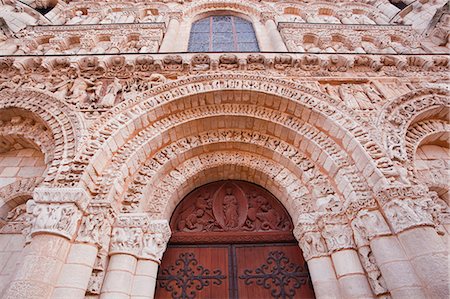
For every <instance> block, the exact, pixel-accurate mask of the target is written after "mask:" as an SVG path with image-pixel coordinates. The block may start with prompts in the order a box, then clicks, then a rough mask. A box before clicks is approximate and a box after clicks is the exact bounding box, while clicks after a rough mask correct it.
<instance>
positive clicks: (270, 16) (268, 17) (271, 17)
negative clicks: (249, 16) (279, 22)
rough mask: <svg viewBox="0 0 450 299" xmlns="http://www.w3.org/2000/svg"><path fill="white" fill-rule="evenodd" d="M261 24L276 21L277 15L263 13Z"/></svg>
mask: <svg viewBox="0 0 450 299" xmlns="http://www.w3.org/2000/svg"><path fill="white" fill-rule="evenodd" d="M260 20H261V23H263V24H265V23H266V22H267V21H269V20H271V21H275V14H274V13H271V12H263V13H261V19H260Z"/></svg>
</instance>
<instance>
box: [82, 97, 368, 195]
mask: <svg viewBox="0 0 450 299" xmlns="http://www.w3.org/2000/svg"><path fill="white" fill-rule="evenodd" d="M211 107H212V108H211V109H206V108H208V107H203V108H197V109H193V110H195V111H197V112H198V113H194V114H191V112H190V111H189V110H187V111H185V112H183V113H181V114H180V116H178V115H172V116H170V117H169V120H167V119H163V120H160V121H157V122H155V123H154V124H153V125H152V126H151V127H149V128H147V129H145V130H143V131H141V132H139V133H138V134H137V136H136V137H135V138H133V139H132V140H131V141H130V142H128V143H127V144H126V145H125V146H123V147H122V148H121V149H119V150H118V151H117V154H116V155H115V156H114V157H112V159H111V163H110V164H109V167H108V168H107V169H105V170H103V171H102V174H101V175H100V177H101V181H98V182H96V184H97V185H98V186H102V188H101V189H100V190H99V192H100V194H99V195H98V197H99V198H114V197H116V194H115V192H119V193H120V190H122V188H123V187H124V186H123V183H124V182H125V181H124V176H125V178H129V177H132V176H134V175H135V173H136V172H141V171H142V169H148V167H149V166H151V165H153V166H152V167H151V169H150V170H149V171H150V172H151V173H156V172H157V171H159V168H160V167H162V164H164V163H169V162H168V160H170V159H173V158H176V157H178V156H183V155H184V154H185V152H187V151H188V150H190V149H192V148H195V147H197V146H201V145H205V144H208V143H226V142H243V143H250V144H253V145H255V146H260V147H262V148H264V149H265V150H266V151H269V152H272V153H273V154H279V155H280V156H282V157H283V158H284V159H286V160H288V161H289V163H291V164H292V168H300V169H304V168H305V169H309V168H311V167H312V166H313V165H314V164H316V165H317V167H318V169H321V170H322V171H323V172H324V173H326V174H327V175H329V176H330V177H333V179H332V181H336V182H339V183H336V185H337V188H338V190H340V192H342V193H343V194H344V190H346V191H345V198H348V197H349V195H350V193H351V191H355V192H362V191H367V190H368V187H367V184H366V183H365V181H364V179H363V178H362V176H361V175H358V170H357V169H356V168H355V167H354V166H351V164H352V163H351V158H349V157H348V156H347V155H346V153H345V151H343V150H342V149H341V148H340V147H339V146H338V145H337V144H335V143H334V142H333V141H332V140H331V139H329V138H327V136H326V135H325V134H324V133H323V132H321V131H319V130H317V129H316V128H314V127H312V126H311V125H309V124H306V123H303V122H301V121H299V120H298V119H292V118H290V117H287V116H286V115H282V114H280V113H278V112H276V111H273V110H270V109H266V108H261V107H257V106H252V105H250V106H248V105H230V104H226V105H225V104H224V105H220V106H211ZM258 111H260V112H261V111H262V112H264V113H258ZM259 115H261V116H259ZM218 116H220V118H217V117H218ZM227 116H228V118H226V119H225V120H226V122H227V124H228V126H227V128H229V127H230V126H233V127H236V126H237V127H238V129H231V128H230V129H227V130H225V129H220V127H218V126H217V124H218V123H219V122H220V121H224V119H223V118H224V117H227ZM230 116H231V117H230ZM170 120H172V121H170ZM250 124H251V127H254V128H255V129H252V130H245V129H246V128H249V127H248V126H249V125H250ZM277 126H279V127H280V130H278V128H277ZM268 127H269V128H268ZM270 127H271V128H270ZM199 128H201V129H199ZM207 130H211V131H207ZM260 132H271V133H270V134H262V133H260ZM281 132H283V133H281ZM189 134H191V135H189ZM192 134H199V135H192ZM171 136H176V137H175V138H172V139H173V140H175V142H174V143H172V144H167V141H165V140H170V139H171ZM274 136H281V139H280V138H278V137H274ZM283 139H284V140H286V141H283ZM163 144H166V145H165V147H164V146H163ZM155 148H156V149H158V148H162V149H161V150H160V151H159V152H154V149H155ZM150 152H151V153H152V156H150V158H149V160H147V162H145V161H146V159H148V158H147V156H148V155H149V153H150ZM300 152H304V153H305V154H307V155H309V156H310V158H309V159H310V160H308V162H307V165H309V166H306V165H305V164H303V162H302V161H303V160H305V161H304V162H305V163H306V159H307V158H306V157H305V156H303V154H301V153H300ZM105 155H106V154H105ZM158 161H159V162H158ZM146 164H147V165H146ZM169 164H170V163H169ZM140 165H144V166H140ZM99 170H100V168H96V169H95V171H96V172H99ZM93 172H94V171H90V173H93ZM309 175H311V174H309ZM138 176H139V175H138ZM86 179H90V177H87V176H86ZM136 180H137V181H138V182H136V184H134V183H132V185H131V187H130V188H131V189H132V191H133V192H135V193H134V195H130V196H131V197H133V198H132V199H130V201H131V202H134V203H137V202H139V201H140V199H141V197H140V194H139V193H140V192H136V190H137V189H139V188H137V187H136V186H137V185H142V183H141V182H142V181H143V179H142V178H139V179H136ZM86 183H87V185H88V186H89V182H88V181H86ZM133 184H134V185H133ZM120 185H122V186H121V187H120V188H114V186H115V187H117V186H120ZM94 191H96V190H94ZM105 192H110V193H109V196H108V195H107V194H105ZM353 195H355V194H353ZM363 198H364V196H361V197H360V199H363Z"/></svg>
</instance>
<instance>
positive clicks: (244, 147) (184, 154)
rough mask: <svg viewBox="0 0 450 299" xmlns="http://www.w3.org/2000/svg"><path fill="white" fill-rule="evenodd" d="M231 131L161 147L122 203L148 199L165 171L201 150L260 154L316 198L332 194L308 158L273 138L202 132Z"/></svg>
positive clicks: (203, 151) (230, 132)
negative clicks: (179, 148) (286, 154)
mask: <svg viewBox="0 0 450 299" xmlns="http://www.w3.org/2000/svg"><path fill="white" fill-rule="evenodd" d="M233 132H234V134H236V135H235V136H234V137H235V138H234V139H233V138H227V139H226V140H224V139H222V140H220V138H217V139H215V138H214V139H213V140H205V138H202V136H200V137H198V136H190V137H188V138H185V139H182V140H180V141H179V142H177V143H175V144H172V145H170V146H168V147H166V148H164V149H163V150H161V151H160V152H158V153H157V154H156V155H154V156H153V157H152V158H151V159H149V160H148V161H147V162H146V163H145V164H144V166H143V167H141V168H140V170H139V173H138V175H136V176H135V177H134V180H133V181H132V183H131V185H130V187H129V189H128V190H127V192H126V196H125V204H127V203H128V204H134V203H136V204H138V203H145V202H148V200H149V197H148V194H149V193H150V192H151V191H152V190H154V189H155V188H154V185H155V184H157V183H158V182H159V181H160V179H161V177H163V176H164V174H166V173H170V172H171V171H173V170H174V169H176V168H177V167H178V166H179V165H180V164H182V163H184V162H185V161H186V160H189V159H192V158H193V157H195V156H196V155H199V154H202V153H211V154H212V153H215V152H218V151H219V152H220V151H221V150H228V151H238V152H242V153H258V154H259V156H261V157H264V158H265V159H267V160H269V161H271V163H275V164H276V165H278V167H279V168H280V167H281V168H283V169H285V170H286V171H288V172H290V173H292V174H293V175H294V176H295V177H296V181H297V182H298V183H299V184H300V185H301V186H303V188H307V189H305V190H309V192H312V193H314V195H315V196H316V197H317V198H318V197H322V196H326V195H329V194H335V191H334V187H333V183H332V182H331V181H330V180H328V179H327V178H326V177H325V176H324V175H322V174H321V173H320V172H319V171H318V170H317V169H316V168H315V166H314V164H313V163H312V162H311V161H310V160H308V159H307V158H306V157H304V156H302V155H301V154H299V153H298V152H296V151H295V150H293V149H292V147H290V146H289V145H288V144H286V143H284V142H280V141H279V140H277V139H274V138H273V137H269V136H267V135H266V136H264V135H259V134H254V135H253V136H255V137H257V138H261V140H260V141H262V142H258V143H259V144H254V143H251V142H250V141H251V140H245V139H246V138H245V135H246V134H248V135H252V133H251V132H240V131H238V130H227V131H221V132H208V133H203V134H202V135H203V136H211V137H213V136H214V135H215V136H216V137H219V136H221V135H222V134H223V135H232V134H233ZM223 135H222V136H223ZM266 138H267V139H266ZM189 141H195V143H196V144H193V145H191V144H189V143H188V142H189ZM255 141H256V140H255ZM266 142H275V143H280V144H279V145H278V146H277V147H279V149H278V151H276V150H274V149H273V148H270V147H265V145H264V144H261V143H266ZM179 144H184V145H187V148H183V150H184V151H176V152H173V151H172V146H174V145H175V146H176V145H179ZM283 149H284V150H283ZM280 151H286V152H290V153H291V157H290V159H289V158H287V157H284V156H283V153H282V152H280ZM222 179H223V178H222ZM300 185H299V186H300ZM297 191H298V190H295V191H294V190H291V196H292V197H293V198H296V199H297V198H298V200H299V201H300V197H302V196H303V195H304V192H301V193H300V194H298V193H297ZM304 208H308V210H305V211H310V210H309V208H310V207H306V206H305V207H304Z"/></svg>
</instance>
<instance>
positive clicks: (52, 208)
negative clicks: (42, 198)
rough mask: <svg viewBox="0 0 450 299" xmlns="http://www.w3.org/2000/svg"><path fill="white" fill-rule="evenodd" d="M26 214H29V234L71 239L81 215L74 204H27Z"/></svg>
mask: <svg viewBox="0 0 450 299" xmlns="http://www.w3.org/2000/svg"><path fill="white" fill-rule="evenodd" d="M27 212H28V213H30V214H31V217H32V219H31V228H30V234H31V235H35V234H38V233H49V234H55V235H60V236H63V237H66V238H68V239H72V237H73V236H74V235H75V232H76V229H77V225H78V221H79V220H80V218H81V216H82V213H81V211H80V210H79V209H78V208H77V206H76V205H75V204H74V203H53V204H46V203H37V202H35V201H34V200H29V201H28V202H27Z"/></svg>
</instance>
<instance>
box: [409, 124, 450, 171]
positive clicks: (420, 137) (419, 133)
mask: <svg viewBox="0 0 450 299" xmlns="http://www.w3.org/2000/svg"><path fill="white" fill-rule="evenodd" d="M439 133H450V124H449V123H448V122H445V121H443V120H438V119H431V120H424V121H420V122H417V123H415V124H413V125H412V126H410V127H409V128H408V131H407V132H406V153H407V156H408V161H409V162H410V163H414V160H415V154H416V151H417V148H418V147H419V146H420V144H421V143H422V142H423V141H424V140H425V139H426V138H428V137H429V136H432V135H435V134H439Z"/></svg>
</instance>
